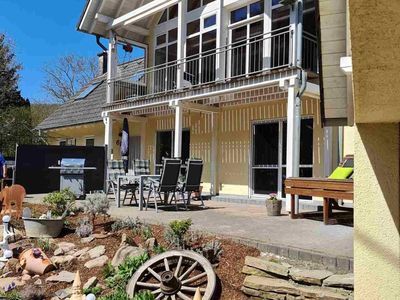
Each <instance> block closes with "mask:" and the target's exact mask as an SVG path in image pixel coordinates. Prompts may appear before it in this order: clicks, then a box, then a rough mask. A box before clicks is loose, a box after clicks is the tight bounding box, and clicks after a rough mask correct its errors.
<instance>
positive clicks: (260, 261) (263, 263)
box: [245, 256, 290, 277]
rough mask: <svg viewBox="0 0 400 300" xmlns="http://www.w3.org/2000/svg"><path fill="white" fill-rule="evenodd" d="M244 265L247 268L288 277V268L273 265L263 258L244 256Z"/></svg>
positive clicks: (276, 264) (273, 263)
mask: <svg viewBox="0 0 400 300" xmlns="http://www.w3.org/2000/svg"><path fill="white" fill-rule="evenodd" d="M245 264H246V265H247V266H249V267H253V268H256V269H260V270H262V271H265V272H268V273H271V274H274V275H278V276H283V277H288V274H289V269H290V266H287V265H282V264H279V263H275V262H272V261H269V260H266V259H265V258H257V257H252V256H246V259H245Z"/></svg>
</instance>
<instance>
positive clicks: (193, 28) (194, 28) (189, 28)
mask: <svg viewBox="0 0 400 300" xmlns="http://www.w3.org/2000/svg"><path fill="white" fill-rule="evenodd" d="M197 32H200V20H194V21H192V22H190V23H188V24H187V25H186V34H187V35H188V36H189V35H192V34H194V33H197Z"/></svg>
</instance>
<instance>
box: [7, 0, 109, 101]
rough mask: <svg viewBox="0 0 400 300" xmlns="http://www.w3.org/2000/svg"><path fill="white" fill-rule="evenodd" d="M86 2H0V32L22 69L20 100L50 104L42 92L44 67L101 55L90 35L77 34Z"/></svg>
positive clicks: (51, 0)
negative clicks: (12, 46) (74, 57)
mask: <svg viewBox="0 0 400 300" xmlns="http://www.w3.org/2000/svg"><path fill="white" fill-rule="evenodd" d="M85 2H86V1H85V0H68V1H59V0H0V32H4V33H6V35H7V36H8V38H10V39H11V40H12V41H13V42H14V44H15V54H16V59H17V61H18V62H19V63H21V64H22V66H23V70H22V71H21V72H20V77H21V78H20V82H19V88H20V90H21V92H22V96H23V97H25V98H29V99H30V100H31V101H32V102H35V101H40V102H43V101H49V98H48V97H47V95H46V93H45V92H44V91H43V90H42V88H41V86H42V82H43V76H44V75H43V72H42V68H43V66H44V65H45V64H49V63H52V62H54V61H56V60H57V58H58V57H61V56H64V55H67V54H77V55H81V56H96V54H97V53H100V52H101V49H100V48H99V46H98V45H97V44H96V39H95V37H94V36H93V35H89V34H86V33H82V32H78V31H77V30H76V25H77V23H78V21H79V18H80V15H81V12H82V10H83V8H84V6H85ZM102 41H103V44H105V45H107V41H106V40H102Z"/></svg>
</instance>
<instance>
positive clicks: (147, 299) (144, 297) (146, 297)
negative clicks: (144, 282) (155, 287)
mask: <svg viewBox="0 0 400 300" xmlns="http://www.w3.org/2000/svg"><path fill="white" fill-rule="evenodd" d="M154 299H155V297H154V295H153V294H152V293H151V292H150V291H143V292H140V293H137V294H136V295H135V296H134V297H133V300H154Z"/></svg>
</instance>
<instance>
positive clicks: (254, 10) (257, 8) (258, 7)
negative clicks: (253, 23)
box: [250, 1, 264, 17]
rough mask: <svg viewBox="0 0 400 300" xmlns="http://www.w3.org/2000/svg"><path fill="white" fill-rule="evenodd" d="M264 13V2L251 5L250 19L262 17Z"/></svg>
mask: <svg viewBox="0 0 400 300" xmlns="http://www.w3.org/2000/svg"><path fill="white" fill-rule="evenodd" d="M263 12H264V1H260V2H256V3H252V4H250V17H254V16H257V15H260V14H262V13H263Z"/></svg>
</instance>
